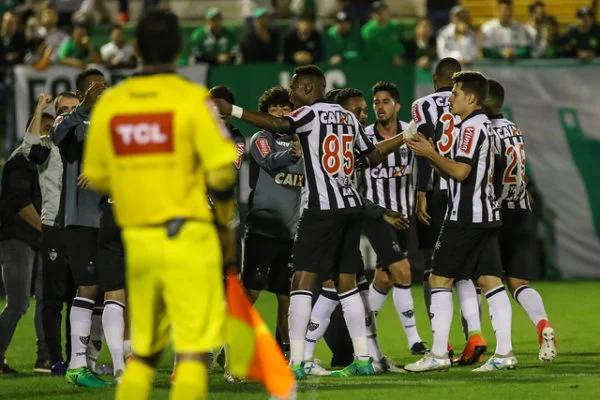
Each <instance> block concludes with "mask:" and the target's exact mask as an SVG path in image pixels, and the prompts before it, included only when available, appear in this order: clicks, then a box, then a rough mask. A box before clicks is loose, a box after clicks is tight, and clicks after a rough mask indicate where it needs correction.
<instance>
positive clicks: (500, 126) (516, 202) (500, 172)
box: [489, 114, 531, 210]
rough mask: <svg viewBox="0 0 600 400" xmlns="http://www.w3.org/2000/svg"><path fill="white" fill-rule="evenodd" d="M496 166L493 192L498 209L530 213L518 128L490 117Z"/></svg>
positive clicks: (511, 123)
mask: <svg viewBox="0 0 600 400" xmlns="http://www.w3.org/2000/svg"><path fill="white" fill-rule="evenodd" d="M489 118H490V121H491V122H492V124H491V127H490V130H491V131H492V133H493V140H494V148H495V149H494V150H495V153H496V165H495V168H494V191H495V193H496V197H497V201H498V204H499V205H500V207H502V208H504V209H507V208H508V209H511V210H531V205H530V203H529V197H528V196H527V177H526V176H525V166H526V157H525V145H524V143H523V134H522V133H521V131H520V130H519V128H518V127H517V125H516V124H515V123H514V122H512V121H509V120H508V119H506V118H504V116H503V115H502V114H495V115H491V116H490V117H489Z"/></svg>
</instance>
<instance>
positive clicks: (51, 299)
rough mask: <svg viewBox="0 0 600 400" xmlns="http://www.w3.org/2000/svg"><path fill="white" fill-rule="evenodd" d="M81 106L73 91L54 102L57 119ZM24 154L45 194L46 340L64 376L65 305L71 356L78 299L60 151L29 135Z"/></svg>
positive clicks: (47, 141) (46, 140) (58, 372)
mask: <svg viewBox="0 0 600 400" xmlns="http://www.w3.org/2000/svg"><path fill="white" fill-rule="evenodd" d="M78 105H79V98H78V97H77V95H76V94H75V93H73V92H62V93H60V94H59V95H58V96H56V99H54V118H56V117H57V116H59V115H61V114H66V113H70V112H72V111H73V110H74V109H75V107H77V106H78ZM22 149H23V155H24V156H25V157H27V159H28V160H31V161H33V162H34V163H35V164H36V165H37V170H38V175H39V183H40V189H41V193H42V212H41V217H42V247H41V256H42V282H43V283H42V284H43V294H44V295H43V296H42V297H43V307H42V321H43V329H44V338H45V339H46V344H47V346H48V353H49V354H50V362H51V365H52V367H51V372H52V373H53V374H56V375H64V374H65V373H66V372H67V367H68V366H67V364H66V363H65V362H64V360H65V359H64V358H63V353H62V345H61V336H62V334H61V331H62V329H61V320H62V309H63V302H66V303H67V319H66V320H65V328H66V344H65V348H66V353H67V355H68V356H70V353H71V337H70V334H71V333H70V329H71V328H70V324H69V320H68V318H69V316H70V314H71V304H72V303H73V298H74V297H75V286H74V283H73V277H72V275H71V272H70V269H69V263H68V260H67V254H66V253H67V250H66V244H65V238H64V235H65V231H64V230H63V229H61V225H60V221H59V218H58V209H59V206H60V193H61V188H62V173H63V164H62V159H61V157H60V150H59V149H58V147H57V146H56V145H55V144H54V143H52V140H51V139H50V136H49V135H47V134H46V135H37V134H35V133H31V132H27V133H25V136H24V137H23V147H22Z"/></svg>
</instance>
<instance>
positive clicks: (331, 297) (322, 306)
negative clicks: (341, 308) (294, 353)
mask: <svg viewBox="0 0 600 400" xmlns="http://www.w3.org/2000/svg"><path fill="white" fill-rule="evenodd" d="M339 303H340V302H339V301H338V295H337V291H336V290H335V289H329V288H322V289H321V295H319V298H318V299H317V302H316V303H315V305H314V306H313V309H312V312H311V314H310V322H309V324H308V329H307V330H306V339H305V342H304V360H312V359H313V357H314V354H315V347H316V345H317V342H318V341H319V339H321V338H322V337H323V335H324V334H325V331H326V330H327V327H328V326H329V321H330V318H331V314H332V313H333V310H335V308H336V307H337V305H338V304H339Z"/></svg>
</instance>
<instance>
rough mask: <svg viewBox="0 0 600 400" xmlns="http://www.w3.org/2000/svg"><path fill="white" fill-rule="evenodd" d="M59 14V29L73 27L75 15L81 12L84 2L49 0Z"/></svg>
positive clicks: (78, 0)
mask: <svg viewBox="0 0 600 400" xmlns="http://www.w3.org/2000/svg"><path fill="white" fill-rule="evenodd" d="M47 4H48V5H52V6H54V8H55V10H56V11H57V13H58V20H57V21H58V27H59V28H60V27H64V26H68V25H71V22H72V17H73V14H74V13H76V12H77V11H79V9H80V8H81V6H82V4H83V0H48V2H47Z"/></svg>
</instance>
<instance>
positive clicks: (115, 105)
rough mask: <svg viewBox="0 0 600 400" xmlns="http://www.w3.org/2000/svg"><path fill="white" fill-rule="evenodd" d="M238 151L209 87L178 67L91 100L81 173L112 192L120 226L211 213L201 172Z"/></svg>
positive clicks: (226, 162)
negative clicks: (180, 73)
mask: <svg viewBox="0 0 600 400" xmlns="http://www.w3.org/2000/svg"><path fill="white" fill-rule="evenodd" d="M236 158H237V154H236V152H235V149H234V145H233V142H232V140H231V138H230V136H229V133H228V131H227V129H226V128H225V126H224V125H223V123H222V122H221V120H220V118H218V116H217V115H216V113H215V112H214V111H213V108H212V103H211V101H210V99H209V95H208V91H207V90H206V88H204V87H201V86H198V85H196V84H194V83H191V82H189V81H187V80H185V79H183V78H181V77H179V76H177V75H176V74H156V75H140V76H135V77H132V78H129V79H127V80H125V81H124V82H122V83H120V84H119V85H117V86H115V87H113V88H111V89H108V90H107V91H106V92H105V93H104V94H103V95H102V96H101V98H100V99H99V100H98V102H97V103H96V105H95V106H94V109H93V111H92V117H91V120H90V126H89V130H88V137H87V138H86V142H85V152H84V165H83V174H84V175H85V176H86V177H87V178H88V179H89V181H90V185H91V186H93V187H94V188H95V189H96V190H99V191H100V192H103V193H107V194H108V193H110V196H111V198H112V199H113V200H114V202H115V204H114V211H115V217H116V220H117V222H118V223H119V225H120V226H122V227H134V226H144V225H155V224H163V223H165V222H166V221H168V220H169V219H172V218H176V217H183V218H188V219H195V220H205V221H210V220H212V215H211V212H210V209H209V206H208V202H207V196H206V184H205V174H206V172H207V171H211V170H214V169H217V168H220V167H223V166H225V165H230V164H231V163H232V162H233V161H235V159H236Z"/></svg>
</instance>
